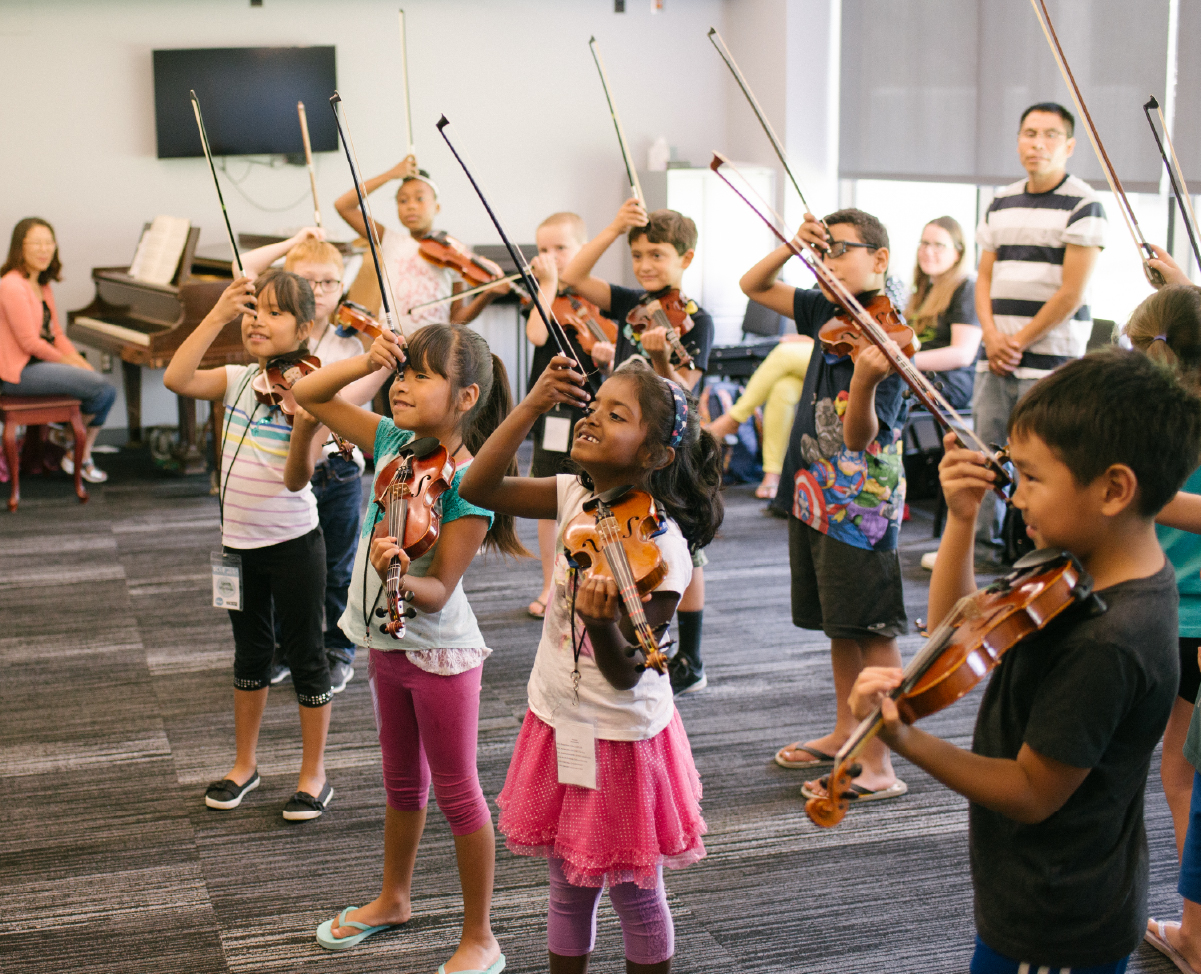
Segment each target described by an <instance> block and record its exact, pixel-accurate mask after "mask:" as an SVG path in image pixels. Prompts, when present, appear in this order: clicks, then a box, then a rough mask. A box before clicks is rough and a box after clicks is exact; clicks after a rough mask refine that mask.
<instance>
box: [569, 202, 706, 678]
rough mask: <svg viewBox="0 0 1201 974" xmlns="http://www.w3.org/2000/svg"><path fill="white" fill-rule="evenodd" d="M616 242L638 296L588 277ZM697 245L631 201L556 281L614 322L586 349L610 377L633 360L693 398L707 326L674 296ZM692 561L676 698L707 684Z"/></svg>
mask: <svg viewBox="0 0 1201 974" xmlns="http://www.w3.org/2000/svg"><path fill="white" fill-rule="evenodd" d="M623 234H624V235H626V236H627V238H628V240H629V244H630V259H631V261H632V262H633V268H634V277H635V278H636V279H637V280H638V283H639V285H640V288H628V287H622V286H620V285H618V284H610V283H609V282H608V281H604V280H601V279H600V278H599V277H593V276H592V268H593V267H595V266H596V262H597V261H598V260H600V258H601V256H602V255H603V254H604V252H605V251H606V250H608V249H609V247H611V246H612V245H613V244H614V243H615V242H616V241H617V239H618V238H619V237H621V236H622V235H623ZM696 241H697V232H696V224H695V223H694V222H693V221H692V220H691V219H689V218H688V217H686V216H684V215H683V214H682V213H677V212H676V211H675V210H655V212H653V213H651V214H649V215H648V214H647V212H646V208H645V207H644V206H643V205H642V203H640V202H639V201H638V200H637V199H635V198H630V199H628V200H626V201H625V202H624V203H623V204H622V205H621V208H620V209H619V210H618V211H617V215H616V216H615V217H614V218H613V222H612V223H610V224H609V225H608V226H607V227H606V228H605V229H604V230H602V231H601V232H600V233H599V234H598V235H597V236H596V237H594V238H593V239H592V240H590V241H589V242H588V243H586V244H585V245H584V246H583V247H582V248H580V251H579V252H578V253H577V254H576V255H575V257H574V258H573V259H572V260H571V262H570V263H569V264H568V265H567V267H566V268H565V269H564V271H563V274H562V278H563V280H564V282H565V283H567V284H568V285H569V286H570V287H572V288H573V289H574V290H575V291H576V292H577V293H578V294H580V295H581V296H582V297H584V298H586V299H587V300H589V301H591V302H592V303H593V304H595V305H596V306H597V307H598V308H600V310H601V313H602V314H604V315H605V317H607V318H610V319H612V320H613V321H615V322H617V328H618V333H617V342H616V344H615V345H611V344H610V343H608V342H597V343H596V344H595V345H594V346H593V347H592V358H593V360H594V361H595V362H597V363H598V364H600V365H604V366H607V367H608V368H609V369H610V370H612V369H615V368H617V367H618V366H620V365H621V364H622V363H623V362H625V361H626V360H628V359H629V358H631V357H632V356H638V357H641V358H643V359H646V360H647V361H648V362H650V364H651V366H652V367H653V368H654V370H655V371H656V372H657V373H658V374H659V375H661V376H662V377H663V378H665V379H668V380H670V381H672V382H675V383H677V384H678V385H679V386H680V388H682V389H683V390H684V391H685V392H690V393H693V394H698V393H699V392H700V387H701V382H702V380H703V379H704V375H705V369H706V368H708V364H709V350H710V349H711V348H712V347H713V319H712V318H711V317H710V316H709V314H708V312H706V311H704V310H702V309H701V308H700V307H699V306H698V305H697V304H696V302H695V301H692V300H689V299H688V298H686V296H684V295H683V294H682V292H681V291H680V285H681V283H682V282H683V279H684V271H686V270H687V269H688V267H689V265H690V264H691V263H692V258H693V257H694V256H696ZM655 301H658V302H659V303H660V304H672V305H673V314H674V315H675V316H676V317H677V323H676V324H673V325H672V327H673V330H674V331H675V333H676V334H675V338H676V341H675V342H673V341H671V338H670V336H669V335H668V333H667V329H666V328H665V327H663V324H662V323H660V322H656V321H655V320H654V319H648V310H649V308H651V307H654V304H653V303H652V302H655ZM677 312H678V314H677ZM680 322H682V323H680ZM668 323H669V324H671V322H670V321H669V322H668ZM676 345H678V346H680V347H679V348H676V347H675V346H676ZM681 351H683V353H684V355H683V357H681V355H680V352H681ZM692 557H693V561H692V564H693V568H694V569H695V571H694V572H693V576H692V584H691V585H690V586H689V589H688V591H687V592H685V593H684V596H683V598H681V599H680V605H679V608H678V610H677V617H678V620H679V621H678V623H677V625H678V627H679V648H678V651H677V652H676V655H675V656H674V657H673V658H672V661H671V685H672V689H673V690H674V691H675V692H676V693H677V694H682V693H693V692H695V691H697V690H703V689H704V688H705V687H706V686H708V683H709V680H708V677H707V676H706V674H705V664H704V661H703V660H702V659H701V631H702V626H703V620H704V612H705V572H704V566H705V565H706V564H708V561H709V559H708V557H706V555H705V553H704V551H702V550H701V549H700V548H695V549H694V550H693V553H692Z"/></svg>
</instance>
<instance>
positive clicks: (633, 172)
mask: <svg viewBox="0 0 1201 974" xmlns="http://www.w3.org/2000/svg"><path fill="white" fill-rule="evenodd" d="M588 49H589V50H590V51H592V60H593V61H595V62H596V70H597V71H599V72H600V79H601V87H603V88H604V89H605V101H607V102H608V103H609V115H610V117H611V118H612V119H613V127H614V128H615V129H617V144H618V145H620V146H621V158H622V159H623V160H624V161H625V164H626V178H627V179H628V180H629V181H630V190H631V191H632V192H633V193H634V195H635V196H636V197H637V198H638V202H639V203H641V204H642V205H643V207H645V206H646V197H645V196H643V195H642V184H641V183H639V182H638V170H637V169H635V168H634V160H633V159H632V158H630V147H629V145H628V144H627V143H626V134H625V130H624V129H622V127H621V119H620V118H619V117H618V115H617V106H615V105H614V104H613V95H612V94H611V93H610V91H609V75H608V74H607V73H606V71H605V62H604V61H603V60H601V55H600V48H599V47H597V45H596V38H595V37H589V38H588Z"/></svg>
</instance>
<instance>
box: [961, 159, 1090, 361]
mask: <svg viewBox="0 0 1201 974" xmlns="http://www.w3.org/2000/svg"><path fill="white" fill-rule="evenodd" d="M1105 227H1106V221H1105V210H1104V209H1102V207H1101V202H1100V200H1098V199H1097V196H1096V194H1095V193H1094V192H1093V191H1092V189H1091V188H1090V187H1089V185H1088V184H1087V183H1086V182H1084V180H1082V179H1077V178H1076V177H1075V176H1064V177H1063V180H1062V181H1061V182H1060V184H1059V185H1058V186H1056V187H1055V188H1054V189H1051V190H1047V191H1046V192H1044V193H1028V192H1026V181H1025V180H1024V179H1023V180H1020V181H1019V182H1016V183H1013V184H1012V185H1010V186H1006V187H1005V188H1004V189H1003V190H1001V191H1000V192H999V193H998V194H997V196H996V198H995V199H994V200H993V201H992V203H991V204H990V205H989V207H988V212H987V213H985V214H984V219H983V220H981V221H980V226H979V227H977V228H976V242H977V243H978V244H979V245H980V246H981V247H982V248H983V249H984V250H988V251H991V252H992V253H994V254H996V263H994V264H993V270H992V287H991V289H990V291H989V297H990V298H991V303H992V313H993V322H994V323H995V324H996V327H997V330H998V331H999V332H1001V334H1003V335H1014V334H1016V333H1017V332H1019V331H1021V330H1022V329H1023V328H1024V327H1025V326H1026V325H1027V324H1028V323H1029V321H1030V319H1031V318H1033V317H1034V316H1035V315H1036V314H1038V312H1039V310H1040V309H1041V308H1042V306H1043V305H1044V304H1045V303H1046V302H1047V300H1048V299H1049V298H1050V297H1051V296H1052V295H1054V294H1055V292H1056V291H1058V290H1059V288H1060V287H1061V286H1062V285H1063V258H1064V253H1065V252H1066V249H1067V245H1068V244H1075V245H1076V246H1080V247H1103V246H1104V245H1105ZM1092 328H1093V316H1092V311H1091V310H1090V309H1089V306H1088V292H1087V289H1086V291H1085V297H1084V303H1083V304H1081V306H1080V307H1079V308H1077V309H1076V312H1075V313H1074V314H1073V315H1072V317H1071V318H1069V319H1067V320H1066V321H1062V322H1060V323H1059V324H1057V325H1056V326H1055V327H1054V328H1052V329H1050V330H1049V331H1047V332H1046V333H1045V334H1043V336H1042V337H1041V338H1039V340H1038V341H1036V342H1035V343H1034V344H1033V345H1031V346H1030V347H1029V348H1028V349H1026V350H1025V352H1023V353H1022V361H1021V364H1020V365H1019V366H1018V368H1017V369H1016V370H1015V371H1014V375H1015V376H1016V377H1017V378H1019V379H1036V378H1039V377H1041V376H1044V375H1046V374H1047V373H1048V372H1050V371H1051V370H1052V369H1055V368H1057V367H1058V366H1060V365H1063V364H1064V363H1065V362H1067V361H1069V360H1071V359H1074V358H1080V357H1081V356H1082V355H1083V354H1084V350H1085V346H1086V345H1087V344H1088V339H1089V335H1090V334H1091V333H1092ZM976 368H977V371H979V372H987V371H988V362H987V360H985V359H983V358H982V359H981V360H980V361H979V362H978V363H977V364H976Z"/></svg>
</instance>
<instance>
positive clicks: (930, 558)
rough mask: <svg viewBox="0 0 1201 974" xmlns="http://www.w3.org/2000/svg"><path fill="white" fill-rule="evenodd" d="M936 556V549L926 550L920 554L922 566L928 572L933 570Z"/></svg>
mask: <svg viewBox="0 0 1201 974" xmlns="http://www.w3.org/2000/svg"><path fill="white" fill-rule="evenodd" d="M937 557H938V552H937V551H927V552H926V553H925V554H924V555H922V567H923V568H924V569H926V571H928V572H932V571H934V560H935V559H936V558H937Z"/></svg>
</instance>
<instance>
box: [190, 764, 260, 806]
mask: <svg viewBox="0 0 1201 974" xmlns="http://www.w3.org/2000/svg"><path fill="white" fill-rule="evenodd" d="M261 782H262V779H260V778H259V773H258V772H257V771H256V772H255V773H254V774H252V775H251V776H250V780H248V781H247V782H246V784H244V785H240V784H238V783H237V782H236V781H234V780H232V779H231V778H222V779H221V780H220V781H214V782H213V783H212V784H211V785H209V786H208V788H207V789H206V790H205V793H204V803H205V804H206V805H208V807H209V808H219V809H221V810H222V811H229V810H230V809H231V808H237V807H238V806H239V805H241V804H242V799H243V798H245V797H246V793H247V792H249V791H254V789H256V788H257V787H258V786H259V785H260V784H261Z"/></svg>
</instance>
